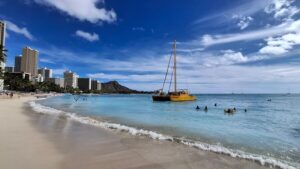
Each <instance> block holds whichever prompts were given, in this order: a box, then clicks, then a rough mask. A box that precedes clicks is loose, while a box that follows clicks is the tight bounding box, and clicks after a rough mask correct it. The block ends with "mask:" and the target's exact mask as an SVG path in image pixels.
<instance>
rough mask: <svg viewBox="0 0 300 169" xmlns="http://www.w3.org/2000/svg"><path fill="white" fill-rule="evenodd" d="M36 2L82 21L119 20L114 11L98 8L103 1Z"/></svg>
mask: <svg viewBox="0 0 300 169" xmlns="http://www.w3.org/2000/svg"><path fill="white" fill-rule="evenodd" d="M35 2H37V3H39V4H43V5H48V6H52V7H55V8H56V9H58V10H60V11H62V12H65V13H67V14H68V15H70V16H72V17H75V18H77V19H79V20H81V21H84V20H86V21H89V22H91V23H97V22H101V21H105V22H109V23H111V22H114V21H115V20H116V19H117V15H116V13H115V12H114V11H113V10H106V9H105V8H99V7H97V4H98V3H102V4H103V3H104V1H103V0H35Z"/></svg>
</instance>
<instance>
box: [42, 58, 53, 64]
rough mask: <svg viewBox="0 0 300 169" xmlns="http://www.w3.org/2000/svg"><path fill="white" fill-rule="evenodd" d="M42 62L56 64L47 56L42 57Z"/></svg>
mask: <svg viewBox="0 0 300 169" xmlns="http://www.w3.org/2000/svg"><path fill="white" fill-rule="evenodd" d="M40 62H43V63H50V64H55V62H53V61H52V60H50V59H46V58H40Z"/></svg>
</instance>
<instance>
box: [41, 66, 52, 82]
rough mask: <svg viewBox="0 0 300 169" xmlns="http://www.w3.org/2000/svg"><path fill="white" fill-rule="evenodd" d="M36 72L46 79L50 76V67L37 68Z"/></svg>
mask: <svg viewBox="0 0 300 169" xmlns="http://www.w3.org/2000/svg"><path fill="white" fill-rule="evenodd" d="M38 74H41V75H42V76H43V77H44V80H47V79H49V78H52V69H48V68H46V67H45V68H41V69H38Z"/></svg>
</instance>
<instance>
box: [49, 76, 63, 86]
mask: <svg viewBox="0 0 300 169" xmlns="http://www.w3.org/2000/svg"><path fill="white" fill-rule="evenodd" d="M46 81H49V82H51V83H54V84H56V85H58V86H59V87H65V80H64V78H48V79H47V80H46Z"/></svg>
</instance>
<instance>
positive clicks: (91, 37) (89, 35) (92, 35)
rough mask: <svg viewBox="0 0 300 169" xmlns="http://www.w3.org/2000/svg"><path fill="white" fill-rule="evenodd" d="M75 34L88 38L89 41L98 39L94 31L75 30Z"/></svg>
mask: <svg viewBox="0 0 300 169" xmlns="http://www.w3.org/2000/svg"><path fill="white" fill-rule="evenodd" d="M75 35H76V36H78V37H81V38H83V39H85V40H88V41H90V42H94V41H97V40H99V35H98V34H96V33H89V32H84V31H82V30H77V31H76V32H75Z"/></svg>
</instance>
